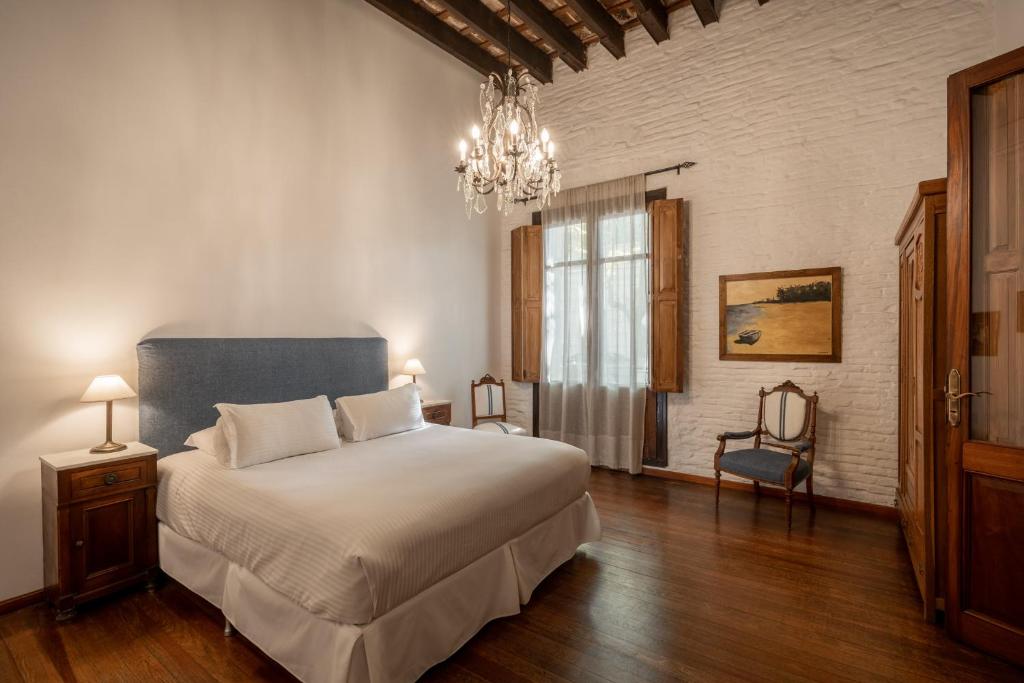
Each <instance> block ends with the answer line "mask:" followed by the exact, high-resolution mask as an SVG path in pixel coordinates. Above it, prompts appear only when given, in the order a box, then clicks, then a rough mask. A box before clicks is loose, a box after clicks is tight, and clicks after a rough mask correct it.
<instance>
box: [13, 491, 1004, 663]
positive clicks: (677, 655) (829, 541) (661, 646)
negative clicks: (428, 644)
mask: <svg viewBox="0 0 1024 683" xmlns="http://www.w3.org/2000/svg"><path fill="white" fill-rule="evenodd" d="M591 491H592V494H593V496H594V500H595V501H596V502H597V508H598V510H599V512H600V515H601V520H602V523H603V525H604V539H603V540H602V541H601V542H600V543H595V544H591V545H588V546H586V547H584V548H583V549H581V550H580V551H579V552H578V553H577V555H576V557H575V558H574V559H573V560H571V561H570V562H568V563H567V564H566V565H564V566H563V567H561V568H560V569H558V570H557V571H556V572H554V573H553V574H552V575H551V576H550V577H548V579H547V580H546V581H545V582H544V583H543V584H542V585H541V586H540V587H539V588H538V589H537V591H536V592H535V593H534V597H533V600H532V601H531V602H530V604H529V605H527V606H525V607H524V608H523V612H522V614H520V615H517V616H514V617H510V618H507V619H501V620H499V621H496V622H492V623H491V624H489V625H488V626H487V627H485V628H484V630H483V631H481V632H480V634H478V635H477V636H476V637H475V638H474V639H473V640H471V641H470V642H469V643H468V644H467V645H466V646H464V647H463V648H462V649H461V650H460V651H459V652H457V653H456V654H455V655H454V656H453V657H452V658H451V659H450V660H448V661H447V662H444V663H443V664H440V665H438V666H437V667H435V668H434V669H432V670H431V671H430V672H428V673H427V675H426V677H425V680H429V681H481V680H483V681H559V680H570V681H615V682H625V681H667V680H691V681H712V680H714V681H717V680H736V681H740V680H742V681H758V680H773V681H777V680H784V681H805V680H814V681H829V682H830V683H834V682H838V681H885V680H892V681H907V680H949V681H954V680H955V681H970V680H978V681H1001V680H1018V681H1019V680H1024V672H1022V671H1021V670H1019V669H1014V668H1012V667H1010V666H1008V665H1006V664H1003V663H1001V662H999V661H997V660H994V659H992V658H989V657H986V656H984V655H981V654H979V653H977V652H975V651H973V650H970V649H968V648H965V647H962V646H960V645H958V644H956V643H954V642H952V641H951V640H949V639H948V638H947V637H946V636H945V635H944V634H943V632H942V630H941V629H939V628H936V627H933V626H930V625H928V624H925V623H923V622H922V621H921V617H920V605H919V602H918V597H917V595H916V593H915V588H914V584H913V577H912V576H911V573H910V571H911V570H910V565H909V563H908V561H907V558H906V554H905V552H904V550H903V547H902V545H901V539H900V536H899V532H898V529H897V527H896V525H895V524H894V523H892V522H889V521H885V520H882V519H879V518H872V517H866V516H860V515H854V514H851V513H847V512H838V511H832V510H825V509H819V510H818V513H817V515H816V517H815V518H814V519H813V521H812V520H811V519H810V514H809V513H808V511H807V508H806V507H804V506H798V507H796V509H795V511H794V519H793V530H792V532H790V533H786V530H785V523H784V518H783V504H782V502H781V501H780V500H778V499H775V498H767V497H766V498H762V499H760V500H758V499H755V498H754V497H753V496H752V495H751V494H747V493H744V492H739V491H726V490H723V491H722V505H721V509H720V511H719V513H718V514H717V515H716V514H715V507H714V492H713V490H712V489H710V488H707V487H703V486H699V485H694V484H684V483H678V482H669V481H664V480H659V479H652V478H648V477H630V476H628V475H625V474H616V473H610V472H606V471H595V472H594V476H593V479H592V483H591ZM222 627H223V622H222V621H220V619H219V618H218V614H217V612H216V611H214V610H213V609H212V608H210V607H209V606H208V605H206V603H203V602H202V601H201V600H200V599H198V598H195V597H194V596H192V595H191V594H189V593H188V591H186V590H185V589H183V588H181V587H180V586H178V585H177V584H174V583H168V584H167V585H165V586H164V587H162V588H161V589H160V590H158V591H157V592H156V593H154V594H149V593H145V592H136V593H132V594H130V595H125V596H121V597H117V598H112V599H109V600H107V601H105V602H101V603H98V604H96V605H94V606H92V607H91V608H87V609H83V610H82V611H81V613H80V615H79V617H78V618H77V619H76V620H74V621H73V622H71V623H67V624H61V625H57V624H55V623H54V621H53V620H52V618H51V616H50V614H49V611H48V610H47V609H46V608H45V607H43V606H41V605H40V606H36V607H29V608H26V609H23V610H20V611H18V612H14V613H12V614H8V615H5V616H2V617H0V681H18V680H26V681H36V680H38V681H49V680H62V679H63V680H67V681H146V682H147V683H149V682H150V681H164V680H173V681H281V680H291V678H290V677H289V676H288V674H287V673H286V672H284V671H283V670H282V669H281V668H280V667H279V666H277V665H276V664H274V663H273V662H272V661H270V660H269V659H268V658H266V657H265V656H263V655H262V654H261V653H260V652H259V651H258V650H256V648H254V647H253V646H252V645H250V644H249V643H248V642H246V641H245V639H244V638H240V637H234V638H224V637H223V635H222V633H221V630H222Z"/></svg>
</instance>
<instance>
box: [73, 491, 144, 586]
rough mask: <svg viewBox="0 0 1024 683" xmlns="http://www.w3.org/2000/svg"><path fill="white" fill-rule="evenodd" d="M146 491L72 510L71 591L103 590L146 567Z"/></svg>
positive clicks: (82, 505) (78, 506) (102, 499)
mask: <svg viewBox="0 0 1024 683" xmlns="http://www.w3.org/2000/svg"><path fill="white" fill-rule="evenodd" d="M146 495H147V492H146V489H141V490H136V491H132V492H129V493H125V494H122V495H117V496H110V497H106V498H97V499H94V500H90V501H88V502H84V503H78V504H77V505H74V506H73V507H72V508H71V515H70V522H71V541H72V547H73V550H72V561H71V566H72V580H71V583H72V590H73V591H74V592H75V593H77V594H84V593H88V592H89V591H92V590H95V589H99V588H103V587H105V586H108V585H110V584H111V583H114V582H116V581H120V580H121V579H126V578H129V577H131V576H134V575H136V574H138V573H139V572H141V571H143V570H144V569H145V568H146V566H147V560H148V549H147V547H146V538H147V533H146V531H147V530H146V528H145V525H146V519H147V514H146V505H147V500H146Z"/></svg>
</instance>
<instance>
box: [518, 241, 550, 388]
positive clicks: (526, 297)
mask: <svg viewBox="0 0 1024 683" xmlns="http://www.w3.org/2000/svg"><path fill="white" fill-rule="evenodd" d="M543 298H544V245H543V234H542V233H541V227H540V226H539V225H524V226H521V227H518V228H516V229H514V230H513V231H512V381H514V382H540V349H541V327H542V325H543V309H542V307H541V303H542V301H543Z"/></svg>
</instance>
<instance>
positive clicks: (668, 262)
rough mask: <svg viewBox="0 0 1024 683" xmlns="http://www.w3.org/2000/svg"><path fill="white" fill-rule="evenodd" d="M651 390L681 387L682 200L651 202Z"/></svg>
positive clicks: (684, 244)
mask: <svg viewBox="0 0 1024 683" xmlns="http://www.w3.org/2000/svg"><path fill="white" fill-rule="evenodd" d="M650 220H651V350H650V355H651V361H650V362H651V389H652V390H653V391H654V392H656V393H660V392H680V391H682V390H683V378H684V369H685V360H686V359H685V344H684V339H683V336H684V332H685V330H684V322H685V317H684V316H685V311H686V306H685V302H686V291H685V286H686V273H685V268H684V266H685V255H686V254H685V249H686V213H685V211H684V205H683V200H682V199H661V200H656V201H653V202H651V208H650Z"/></svg>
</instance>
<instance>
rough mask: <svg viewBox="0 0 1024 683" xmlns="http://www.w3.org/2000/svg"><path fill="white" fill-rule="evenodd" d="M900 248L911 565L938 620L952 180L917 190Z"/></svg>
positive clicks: (902, 472)
mask: <svg viewBox="0 0 1024 683" xmlns="http://www.w3.org/2000/svg"><path fill="white" fill-rule="evenodd" d="M895 241H896V246H897V247H898V248H899V287H900V356H899V358H900V361H899V362H900V369H899V395H900V400H899V470H898V472H899V485H898V487H897V489H896V505H897V508H898V509H899V515H900V526H901V527H902V529H903V537H904V538H905V539H906V542H907V550H908V551H909V553H910V561H911V563H912V564H913V565H914V579H915V580H916V581H917V586H918V589H919V590H920V591H921V598H922V600H923V601H924V617H925V619H927V620H928V621H934V620H935V612H936V610H941V609H942V607H943V596H944V595H945V589H946V586H945V576H946V571H945V557H946V555H945V551H946V546H945V542H946V519H945V510H946V470H945V460H944V458H943V446H944V443H943V441H944V438H945V425H944V423H945V399H944V397H943V393H942V378H943V376H944V375H945V369H946V353H945V344H946V342H945V330H946V309H945V306H946V297H945V292H946V268H945V248H946V179H945V178H939V179H937V180H927V181H925V182H922V183H920V184H918V186H917V188H916V190H915V192H914V198H913V200H912V201H911V203H910V207H909V209H908V210H907V214H906V216H905V217H904V218H903V222H902V224H901V225H900V228H899V231H898V232H897V233H896V240H895Z"/></svg>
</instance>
